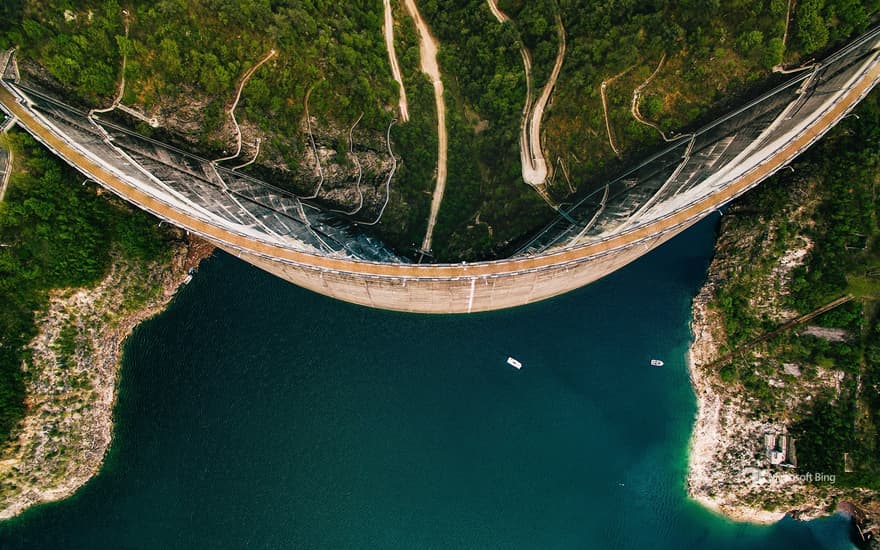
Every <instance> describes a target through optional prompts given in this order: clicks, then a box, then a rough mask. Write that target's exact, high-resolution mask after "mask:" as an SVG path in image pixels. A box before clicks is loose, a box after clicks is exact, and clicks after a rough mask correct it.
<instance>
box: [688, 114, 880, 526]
mask: <svg viewBox="0 0 880 550" xmlns="http://www.w3.org/2000/svg"><path fill="white" fill-rule="evenodd" d="M878 121H880V109H878V107H877V105H876V100H872V99H870V98H869V99H868V100H866V101H865V103H864V104H863V105H862V106H860V109H859V118H855V117H853V118H850V119H848V120H847V121H846V122H844V123H842V124H841V126H842V127H841V128H839V129H836V130H835V131H834V132H833V133H832V134H831V135H830V137H829V138H828V139H827V140H826V141H825V142H823V143H822V144H820V145H819V146H818V148H817V149H816V150H815V151H813V152H811V154H809V155H808V156H806V157H805V158H804V159H803V160H801V161H800V162H799V163H798V164H796V165H795V167H794V168H793V171H792V172H789V171H785V172H784V173H782V174H780V175H779V176H777V177H776V179H774V180H769V181H768V182H766V183H765V184H763V185H762V186H761V187H760V188H759V189H758V190H756V191H755V192H753V193H752V194H751V195H747V196H746V197H745V198H744V199H743V200H742V201H741V202H740V203H739V204H737V205H735V206H733V207H732V208H731V209H730V211H729V212H728V214H726V215H725V216H724V217H723V221H722V224H721V230H720V234H719V238H718V242H717V244H716V248H715V257H714V258H713V260H712V263H711V265H710V267H709V271H708V280H707V282H706V284H705V286H704V287H703V288H702V289H701V291H700V293H699V294H698V296H697V297H696V299H695V300H694V310H693V322H692V328H693V333H694V343H693V346H692V347H691V350H690V353H689V368H690V374H691V379H692V381H693V385H694V391H695V393H696V396H697V404H698V410H697V417H696V422H695V427H694V432H693V436H692V440H691V449H690V457H689V468H688V482H687V485H688V493H689V494H690V496H691V497H692V498H694V499H695V500H697V501H698V502H700V503H702V504H703V505H705V506H707V507H709V508H711V509H713V510H715V511H717V512H719V513H722V514H724V515H726V516H728V517H731V518H733V519H737V520H741V521H752V522H761V523H769V522H774V521H778V520H779V519H781V518H782V517H783V516H784V515H786V514H788V515H791V516H794V517H797V518H801V519H810V518H815V517H820V516H824V515H827V514H830V513H832V512H834V511H835V510H843V511H846V512H847V513H851V512H853V511H855V512H854V513H855V515H857V516H860V517H861V515H862V513H863V512H864V515H865V516H866V519H865V518H863V519H862V520H860V521H862V525H861V527H862V528H863V529H865V530H866V533H868V534H870V533H871V532H874V536H876V531H877V529H878V526H877V518H878V517H880V493H878V491H877V488H878V487H880V475H878V472H880V465H878V458H877V457H878V455H877V449H876V444H877V443H876V442H877V440H878V439H877V434H878V427H877V425H876V424H875V421H874V420H873V419H874V418H876V414H877V407H878V402H877V397H876V387H877V384H878V382H877V380H880V361H878V359H880V354H878V353H877V350H878V349H880V338H878V335H880V324H878V319H877V317H876V311H877V307H876V306H877V299H878V296H880V286H878V284H877V282H876V279H877V277H876V268H875V267H873V266H876V265H878V258H877V253H876V251H875V250H874V249H873V248H872V247H871V246H870V245H869V244H868V243H870V242H873V239H875V238H876V237H877V229H876V221H875V220H876V205H875V203H874V201H873V200H872V197H873V194H874V188H875V186H876V182H877V181H878V177H880V172H878V166H880V153H878V152H877V150H876V148H875V147H874V145H873V143H874V141H873V140H875V139H876V138H877V137H878V135H880V130H878ZM872 274H873V275H872ZM814 312H823V313H822V314H821V315H818V316H816V317H813V316H812V313H814ZM793 320H798V321H800V320H804V322H803V323H801V324H797V325H796V324H794V323H793V322H792V321H793ZM731 350H734V351H735V353H729V352H730V351H731ZM872 522H873V523H872ZM872 525H873V526H872ZM866 536H867V535H866Z"/></svg>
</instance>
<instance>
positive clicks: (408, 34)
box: [0, 0, 880, 260]
mask: <svg viewBox="0 0 880 550" xmlns="http://www.w3.org/2000/svg"><path fill="white" fill-rule="evenodd" d="M415 4H417V5H418V9H419V10H420V11H421V13H422V14H423V15H424V18H425V20H426V21H427V24H428V26H429V27H430V31H431V33H432V34H433V36H434V37H435V38H436V39H437V42H438V44H439V48H440V51H439V56H438V59H439V64H440V69H441V73H442V78H443V83H444V85H445V95H444V100H445V102H446V104H447V111H448V113H447V119H448V120H447V128H448V132H449V136H450V137H449V143H450V147H449V161H448V168H449V183H448V185H447V190H446V194H445V196H444V198H443V204H442V206H441V209H440V215H439V220H438V224H437V229H436V237H435V239H434V243H435V244H434V250H433V255H434V257H435V259H438V260H460V259H476V258H488V257H493V256H494V255H495V254H497V253H501V252H503V251H505V250H506V247H508V246H509V244H510V243H512V242H515V241H516V240H517V239H520V238H522V237H523V236H524V235H526V234H528V233H529V232H531V231H533V230H534V229H535V228H536V227H538V226H540V225H541V224H542V223H543V222H545V221H546V220H548V219H549V218H550V217H552V216H553V215H554V210H553V207H554V206H557V205H559V204H560V203H563V202H564V201H565V200H566V198H567V197H568V196H569V195H571V194H572V193H575V192H577V191H578V190H581V191H583V190H584V189H586V188H587V187H590V186H591V185H593V184H595V183H596V182H597V181H599V180H600V179H601V178H603V177H605V176H606V175H607V174H608V173H610V172H613V171H615V170H617V169H619V168H620V167H622V166H624V165H625V164H626V163H627V162H628V161H629V160H630V159H631V158H632V157H634V156H638V155H639V154H640V153H641V152H643V151H644V150H645V148H646V147H651V146H653V145H656V144H658V143H660V142H661V141H662V139H664V138H663V135H665V136H666V137H668V136H669V135H672V134H673V133H675V132H681V131H682V130H683V129H684V128H686V127H687V126H688V125H690V124H693V123H695V122H696V121H699V120H700V119H701V118H704V117H706V116H709V115H710V114H711V113H713V112H718V111H719V110H721V109H723V108H724V106H725V105H731V104H735V103H737V102H739V101H742V100H743V98H744V97H746V96H747V95H749V94H751V93H754V92H755V90H757V89H758V88H760V87H761V86H762V85H765V83H766V79H768V78H769V77H771V75H772V70H773V68H774V67H776V68H777V69H787V68H792V67H795V66H797V65H798V64H799V63H801V62H802V61H806V60H808V59H809V58H810V57H812V56H814V55H821V54H822V53H823V51H824V50H827V49H828V48H831V47H833V46H834V45H836V44H839V43H841V42H842V41H844V40H846V39H847V38H848V37H851V36H853V35H854V34H856V33H859V32H861V31H863V30H865V29H866V28H867V26H868V25H869V24H870V22H871V20H872V17H873V16H874V15H875V14H876V12H877V10H878V7H880V1H878V0H861V1H858V0H803V1H798V2H794V1H791V2H789V1H787V0H761V1H739V0H738V1H731V2H720V1H719V0H688V1H672V0H651V1H646V2H643V1H630V0H620V1H606V2H596V1H589V0H534V1H528V2H526V1H523V0H500V1H499V2H498V3H497V9H498V10H500V13H501V14H502V15H503V18H501V19H499V17H498V16H496V15H494V14H493V12H492V10H491V9H490V7H491V6H490V3H489V2H488V1H487V0H447V1H439V0H423V1H419V2H416V3H415ZM390 6H391V8H392V11H393V30H394V33H395V36H394V43H395V45H396V50H397V57H398V59H399V61H400V67H401V71H402V75H403V78H402V80H403V84H404V86H405V89H406V93H407V96H408V99H409V114H410V118H409V120H408V121H404V120H402V119H401V113H399V112H398V87H397V84H396V83H395V81H394V79H393V77H392V71H391V65H390V62H389V52H388V50H387V49H386V47H385V42H384V41H383V15H384V13H383V6H382V3H381V2H378V1H370V2H367V1H364V0H360V1H352V2H326V1H318V0H304V1H271V2H270V1H268V0H266V1H260V2H245V3H242V2H238V1H231V0H198V1H184V0H162V1H159V2H152V1H151V2H145V1H138V0H133V1H131V2H119V1H117V0H104V1H95V0H86V1H82V2H70V1H64V0H32V1H24V0H20V1H14V2H5V3H4V5H3V7H2V8H0V9H2V10H3V11H2V14H0V15H2V18H0V19H2V22H0V47H4V48H7V47H10V46H18V47H19V56H20V58H21V59H25V60H28V59H29V60H33V61H36V62H38V63H39V64H40V65H41V66H42V67H44V68H45V70H46V73H43V76H44V77H47V76H48V75H51V78H53V79H55V80H56V81H57V83H56V84H57V85H59V86H62V87H64V88H66V89H67V90H68V92H67V95H68V97H74V96H75V97H76V98H77V99H78V101H79V102H81V103H83V104H85V105H87V106H102V107H104V106H108V105H110V104H111V103H112V102H113V99H114V97H115V96H116V94H117V90H118V88H119V84H120V77H121V76H122V66H123V58H124V59H125V61H126V63H125V71H124V76H125V87H124V93H123V94H122V96H121V103H122V104H124V105H126V106H129V107H131V108H132V109H134V110H135V111H138V112H141V113H143V114H144V115H145V116H144V119H145V120H150V119H152V120H155V121H156V122H157V124H158V125H159V126H162V127H163V128H164V129H165V130H166V131H164V132H161V133H160V134H159V135H160V137H163V138H165V139H171V140H179V141H183V142H184V143H186V144H187V145H188V146H189V147H191V148H193V149H197V150H198V151H200V152H202V153H203V154H206V155H212V154H213V155H214V156H215V157H220V156H223V155H224V154H225V153H224V151H225V152H226V153H228V152H229V151H230V150H231V149H233V148H234V145H235V128H234V125H233V122H232V121H231V117H230V109H231V107H232V106H233V105H234V98H235V97H236V93H237V91H238V87H239V84H240V83H241V82H242V79H243V76H244V75H245V74H246V73H247V72H248V70H249V69H251V68H254V67H255V66H256V65H257V64H258V63H259V62H260V61H261V60H263V59H264V58H268V57H271V58H269V59H268V60H267V61H266V63H265V65H262V66H260V67H259V68H258V69H257V70H255V71H253V74H251V75H250V78H249V79H247V81H246V85H243V86H242V89H241V99H240V102H239V103H238V105H237V110H236V111H235V116H236V118H237V120H238V122H239V123H240V126H241V136H242V146H243V147H242V154H241V155H240V157H241V158H239V159H235V160H234V161H230V162H228V164H230V165H232V164H239V163H244V162H245V161H247V160H250V159H251V158H254V159H255V160H256V162H255V163H253V164H251V165H250V166H248V167H247V168H245V170H249V171H251V172H252V173H254V174H256V175H259V176H261V177H265V178H268V179H271V180H272V181H273V182H274V183H277V184H280V185H283V186H286V187H288V188H290V189H293V190H295V191H297V192H299V193H301V194H303V195H308V194H311V193H312V191H313V190H315V189H316V188H317V187H320V184H319V183H318V182H319V173H320V175H321V177H322V178H323V176H324V173H327V174H330V175H329V176H328V182H327V183H326V184H325V186H326V187H325V188H324V189H322V190H321V192H320V193H319V196H318V197H317V199H316V200H318V201H319V202H323V203H325V204H328V205H330V206H333V207H339V208H342V209H344V210H350V209H353V205H356V200H355V199H356V198H357V193H355V192H354V191H352V190H351V188H352V187H353V186H354V185H355V183H354V182H355V178H354V177H353V176H352V171H353V168H352V166H353V160H354V159H353V157H352V155H351V154H349V152H348V151H349V143H348V138H349V132H350V131H351V135H352V136H353V139H354V143H353V144H352V147H353V150H354V152H355V153H354V154H355V155H358V154H365V155H369V154H372V155H374V156H375V157H377V158H378V156H381V155H385V154H386V149H385V144H384V136H385V132H386V131H387V130H388V128H389V126H390V125H391V124H392V121H394V120H395V119H396V122H395V123H394V124H393V126H391V137H392V142H393V146H394V153H395V154H396V155H397V156H398V157H400V158H401V159H402V161H403V162H402V167H401V169H400V170H399V171H398V172H397V174H396V175H395V177H394V180H393V182H392V185H391V200H390V202H389V205H388V208H387V210H385V213H384V214H383V217H382V218H381V219H380V220H379V222H378V224H377V225H376V226H375V228H376V230H377V231H378V232H379V233H380V234H381V235H382V236H383V237H384V238H385V239H386V240H388V242H389V243H390V244H392V245H393V246H395V247H396V248H397V249H398V250H400V251H401V252H402V253H405V254H411V253H412V252H413V251H414V249H415V248H416V247H417V243H418V242H420V240H421V238H422V236H423V235H424V232H425V223H426V221H425V220H426V218H427V211H428V207H429V204H430V193H431V191H432V190H433V186H434V183H433V179H434V177H435V173H436V170H437V167H436V163H437V151H436V143H437V142H436V139H437V127H436V116H437V115H436V113H435V109H434V102H433V98H432V91H431V84H430V82H429V80H428V78H427V77H426V76H425V75H424V74H423V73H422V72H421V71H420V58H419V55H420V51H419V43H418V37H417V34H416V29H415V25H414V23H413V19H412V17H410V14H409V13H408V11H407V9H405V8H404V5H403V2H398V1H396V0H395V1H392V2H391V3H390ZM563 46H564V51H563V49H562V48H563ZM273 50H274V51H276V52H277V55H274V56H271V55H270V53H271V52H272V51H273ZM526 54H528V56H529V62H530V65H531V75H530V79H529V82H528V83H527V81H526V74H527V73H526V68H525V58H524V57H523V56H524V55H526ZM557 56H559V59H562V65H561V69H560V71H559V75H558V81H556V83H555V87H553V88H552V90H551V91H552V93H551V94H550V95H549V101H548V103H547V108H546V110H545V111H544V114H543V119H542V120H539V123H541V122H542V125H541V126H540V136H541V139H540V141H541V143H540V147H541V149H542V151H543V154H544V156H545V157H546V160H547V164H548V166H549V174H548V177H547V180H546V181H545V182H544V183H543V184H542V185H539V186H536V187H532V186H529V185H526V184H525V183H524V182H523V176H522V173H521V170H520V153H519V147H520V144H519V137H520V128H521V125H522V124H523V120H524V116H523V113H524V106H525V101H526V96H527V93H529V92H531V93H532V95H533V96H537V94H539V93H540V92H541V91H543V87H544V86H545V84H546V83H547V82H548V79H549V78H550V75H551V72H552V68H553V66H554V62H555V60H556V59H557ZM32 73H34V74H37V73H39V70H37V69H32ZM777 78H779V77H777ZM529 86H530V87H529ZM637 89H638V90H639V98H638V100H637V101H636V102H635V108H634V107H633V105H634V104H633V94H634V92H635V91H636V90H637ZM603 90H604V96H605V97H604V101H603ZM307 112H308V114H309V116H310V119H309V120H307V117H306V113H307ZM361 115H362V117H361ZM121 116H122V118H123V120H125V121H126V122H128V123H130V124H132V125H137V126H138V127H139V129H140V130H141V131H144V132H154V133H155V132H157V130H155V129H152V128H150V127H149V126H148V125H147V124H145V123H144V122H142V121H138V120H136V119H127V118H126V117H125V116H124V115H121ZM355 125H356V128H354V129H353V126H355ZM257 140H260V141H259V143H257ZM312 140H314V143H315V144H316V145H315V147H314V148H313V147H312V146H311V144H312ZM317 159H320V162H321V165H322V166H321V165H319V164H318V162H317ZM368 164H369V163H368ZM365 170H366V177H365V182H366V183H365V191H364V193H365V194H366V206H365V208H364V209H363V210H361V211H359V212H358V213H357V214H356V215H353V217H354V219H355V220H358V221H372V220H374V219H375V218H376V217H377V216H378V213H379V206H380V205H381V204H382V203H383V201H384V193H385V191H384V186H383V185H382V181H383V173H381V169H380V168H379V167H378V164H377V163H376V162H373V163H372V166H367V167H366V169H365ZM333 178H335V179H333ZM321 181H323V180H321ZM346 189H348V191H346ZM548 203H549V204H548Z"/></svg>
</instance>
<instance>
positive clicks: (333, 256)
mask: <svg viewBox="0 0 880 550" xmlns="http://www.w3.org/2000/svg"><path fill="white" fill-rule="evenodd" d="M878 46H880V28H875V29H872V30H871V31H869V32H867V33H866V34H864V35H862V36H861V37H859V38H857V39H855V40H854V41H852V42H851V43H850V44H849V45H847V46H846V47H844V48H843V49H841V50H840V51H838V52H836V53H834V54H832V55H830V56H829V57H828V58H826V59H825V60H823V61H821V62H818V63H815V64H814V65H813V66H811V67H809V68H807V69H805V70H804V71H802V72H800V73H798V74H797V76H795V77H793V78H792V79H790V80H788V81H786V82H784V83H783V84H781V85H779V86H777V87H776V88H774V89H772V90H771V91H769V92H767V93H765V94H763V95H762V96H760V97H758V98H757V99H755V100H753V101H750V102H749V103H747V104H746V105H743V106H741V107H740V108H738V109H736V110H734V111H732V112H730V113H728V114H726V115H724V116H722V117H720V118H719V119H717V120H715V121H713V122H711V123H710V124H707V125H706V126H704V127H703V128H700V129H698V130H696V131H694V132H693V133H691V134H685V135H682V136H679V137H678V138H677V139H676V140H675V141H674V142H672V143H671V144H669V145H668V146H667V147H666V148H665V149H663V150H661V151H660V152H658V153H656V154H654V155H652V156H651V157H649V158H647V159H645V160H643V161H642V162H640V163H637V165H635V166H634V167H633V168H631V169H629V170H628V171H627V172H626V173H624V174H622V175H620V176H618V177H616V178H614V179H612V180H611V181H609V182H607V183H605V184H603V185H601V186H599V187H598V188H597V189H594V190H593V191H592V192H591V193H590V194H588V195H586V196H584V197H580V198H579V199H578V200H577V201H576V202H574V203H573V204H572V205H571V206H569V207H567V208H565V209H564V210H562V211H561V212H560V216H559V217H558V218H557V219H555V220H554V221H553V222H552V223H551V224H549V225H548V226H547V227H545V228H543V229H542V230H541V231H539V232H538V233H537V234H536V235H535V236H534V237H533V238H532V239H530V240H529V241H528V242H527V243H526V244H525V245H523V246H522V247H521V248H520V249H519V250H517V251H516V252H515V253H514V254H513V255H511V256H510V257H508V258H505V259H501V260H493V261H484V262H473V263H460V264H439V263H431V264H415V263H411V262H410V261H409V260H407V259H406V258H403V257H400V256H399V255H398V254H396V253H395V252H394V251H392V250H390V249H389V248H388V247H386V246H385V245H384V244H383V243H381V242H380V241H378V240H377V239H375V238H373V237H371V236H369V235H368V234H366V233H365V232H364V231H363V230H362V229H361V228H360V227H359V226H358V225H357V223H356V222H352V221H351V220H349V219H347V218H345V217H344V216H339V215H337V214H334V213H333V212H329V211H326V210H324V209H322V208H320V207H318V206H316V205H314V204H310V203H309V201H308V200H305V199H301V198H299V197H297V196H295V195H293V194H291V193H289V192H287V191H285V190H282V189H279V188H277V187H274V186H272V185H270V184H268V183H265V182H263V181H260V180H258V179H255V178H252V177H249V176H246V175H243V174H240V173H238V172H234V171H231V170H227V169H225V168H223V167H220V166H218V165H217V164H216V163H214V162H212V161H209V160H207V159H204V158H201V157H199V156H197V155H193V154H191V153H189V152H186V151H183V150H180V149H178V148H175V147H172V146H169V145H167V144H163V143H161V142H158V141H155V140H152V139H149V138H146V137H144V136H141V135H138V134H137V133H135V132H132V131H130V130H128V129H126V128H123V127H121V126H118V125H116V124H113V123H111V122H108V121H105V120H101V119H99V118H97V117H96V116H94V115H91V114H89V113H86V112H83V111H82V110H79V109H77V108H75V107H72V106H70V105H67V104H65V103H64V102H62V101H60V100H59V99H57V98H55V97H53V96H52V95H51V94H47V93H45V92H44V91H42V90H40V89H39V88H38V87H37V86H36V85H33V84H30V83H27V82H23V81H22V80H21V78H20V76H19V75H18V73H17V71H16V70H14V62H10V60H11V59H12V55H7V56H6V58H5V59H4V60H0V61H2V64H0V66H2V68H3V75H2V76H3V78H2V86H0V108H2V110H3V111H4V112H6V113H7V114H8V115H9V116H10V117H12V118H13V119H14V120H15V122H16V123H17V124H18V125H19V126H21V127H22V128H24V129H25V130H26V131H27V132H29V133H30V134H31V135H33V136H34V137H35V138H36V139H37V140H38V141H40V142H41V143H42V144H44V145H45V146H46V147H47V148H49V149H50V150H51V151H52V152H53V153H55V154H57V155H58V156H59V157H61V158H62V159H64V161H65V162H67V163H69V164H70V165H71V166H73V167H74V168H76V169H77V170H79V171H80V172H82V173H83V174H84V175H85V176H86V177H88V178H90V179H92V180H94V181H96V182H97V183H99V184H100V185H102V186H103V187H105V188H106V189H108V190H110V191H111V192H113V193H115V194H117V195H118V196H120V197H122V198H123V199H125V200H127V201H129V202H131V203H133V204H135V205H136V206H138V207H140V208H142V209H144V210H147V211H149V212H151V213H152V214H154V215H156V216H157V217H159V218H160V219H162V220H165V221H167V222H169V223H172V224H174V225H176V226H179V227H181V228H183V229H185V230H187V231H189V232H191V233H194V234H197V235H199V236H201V237H204V238H206V239H208V240H210V241H211V242H213V243H215V244H216V245H217V246H219V247H220V248H222V249H224V250H226V251H228V252H229V253H231V254H233V255H235V256H238V257H240V258H241V259H243V260H245V261H247V262H250V263H252V264H253V265H256V266H258V267H260V268H262V269H265V270H266V271H268V272H271V273H273V274H275V275H277V276H279V277H281V278H283V279H285V280H288V281H290V282H293V283H295V284H297V285H300V286H302V287H305V288H308V289H310V290H313V291H315V292H318V293H321V294H325V295H327V296H331V297H334V298H337V299H340V300H345V301H348V302H353V303H356V304H361V305H365V306H369V307H376V308H382V309H391V310H399V311H409V312H420V313H471V312H478V311H488V310H495V309H501V308H508V307H514V306H518V305H523V304H528V303H532V302H535V301H539V300H542V299H546V298H549V297H552V296H556V295H559V294H562V293H564V292H567V291H570V290H572V289H575V288H578V287H581V286H583V285H586V284H588V283H590V282H592V281H595V280H596V279H598V278H600V277H603V276H604V275H607V274H609V273H611V272H613V271H614V270H616V269H619V268H620V267H622V266H624V265H626V264H627V263H629V262H631V261H633V260H635V259H637V258H638V257H640V256H642V255H643V254H645V253H647V252H648V251H650V250H652V249H653V248H655V247H657V246H659V245H660V244H662V243H663V242H665V241H667V240H668V239H670V238H672V237H674V236H675V235H676V234H678V233H680V232H681V231H683V230H684V229H686V228H687V227H689V226H691V225H693V224H694V223H696V222H697V221H699V220H700V219H702V218H704V217H706V216H708V215H709V214H711V213H712V212H714V211H716V210H717V209H718V208H720V207H721V206H723V205H724V204H726V203H728V202H730V201H731V200H733V199H735V198H737V197H739V196H740V195H742V194H743V193H745V192H747V191H748V190H750V189H752V188H753V187H754V186H756V185H758V184H759V183H760V182H761V181H763V180H765V179H766V178H768V177H769V176H771V175H772V174H773V173H775V172H776V171H778V170H779V169H781V168H783V167H784V166H785V165H786V164H788V163H789V162H791V161H792V160H793V159H794V158H795V157H797V156H798V155H799V154H800V153H802V152H803V151H804V150H806V149H807V148H808V147H809V146H810V145H812V144H813V143H815V142H816V141H817V140H818V139H820V138H821V137H822V136H823V135H824V134H825V133H826V132H827V131H828V130H830V129H831V128H832V127H833V126H834V125H835V124H837V123H838V122H839V121H840V120H842V119H843V118H844V117H845V116H846V115H847V114H848V113H849V112H850V111H851V110H852V109H853V108H854V107H855V106H856V105H857V104H858V103H859V101H861V100H862V99H863V98H864V97H865V96H866V95H867V94H868V93H869V92H870V91H871V89H872V88H873V87H874V86H875V85H876V84H877V82H878V80H880V51H878ZM389 154H391V155H392V157H393V153H392V152H391V151H389Z"/></svg>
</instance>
